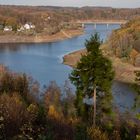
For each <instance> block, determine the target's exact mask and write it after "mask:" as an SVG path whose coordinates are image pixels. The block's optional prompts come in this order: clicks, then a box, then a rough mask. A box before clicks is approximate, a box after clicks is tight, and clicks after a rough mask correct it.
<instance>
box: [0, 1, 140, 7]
mask: <svg viewBox="0 0 140 140" xmlns="http://www.w3.org/2000/svg"><path fill="white" fill-rule="evenodd" d="M0 4H2V5H32V6H37V5H40V6H72V7H73V6H74V7H82V6H107V7H108V6H109V7H115V8H139V7H140V0H0Z"/></svg>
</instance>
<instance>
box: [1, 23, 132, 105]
mask: <svg viewBox="0 0 140 140" xmlns="http://www.w3.org/2000/svg"><path fill="white" fill-rule="evenodd" d="M119 27H120V25H119V24H110V25H109V26H108V28H107V25H106V24H97V26H96V29H95V28H94V25H93V24H89V25H88V24H87V25H85V34H83V35H80V36H77V37H74V38H71V39H66V40H63V41H57V42H52V43H36V44H34V43H31V44H29V43H28V44H0V64H4V65H5V66H7V67H8V68H9V69H10V70H13V71H15V72H18V73H20V72H21V73H26V74H28V75H30V76H32V77H33V78H34V79H36V80H37V81H38V82H39V83H40V85H41V86H42V85H48V84H49V82H50V81H56V82H57V84H58V85H59V86H62V85H63V84H64V82H65V80H68V75H69V74H70V72H71V70H72V68H71V67H69V66H66V65H63V64H62V62H63V56H64V55H65V54H68V53H70V52H73V51H76V50H79V49H82V48H84V42H85V40H86V39H89V37H90V36H91V34H94V33H95V32H98V33H99V34H100V37H101V39H103V40H105V39H106V38H107V37H108V36H109V34H110V33H111V31H112V30H114V29H117V28H119ZM112 90H113V95H114V101H115V102H117V104H118V105H121V104H122V105H121V106H123V107H130V103H133V99H134V96H133V93H134V91H132V90H131V89H130V88H129V86H127V85H126V84H123V83H120V82H114V85H113V87H112Z"/></svg>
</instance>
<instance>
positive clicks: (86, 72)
mask: <svg viewBox="0 0 140 140" xmlns="http://www.w3.org/2000/svg"><path fill="white" fill-rule="evenodd" d="M101 44H102V41H100V38H99V35H98V34H95V35H94V36H91V38H90V39H89V40H87V41H86V43H85V46H86V49H87V54H86V55H84V56H82V57H81V59H80V62H79V63H78V64H77V67H76V68H74V69H73V71H72V73H71V75H70V80H71V81H72V83H73V84H74V85H75V86H76V97H77V98H76V107H77V113H78V115H79V116H82V117H83V118H85V117H88V118H89V111H90V110H91V109H92V110H93V111H94V113H93V114H94V115H93V124H94V125H95V124H96V123H95V120H96V114H97V115H98V117H99V116H100V117H101V115H103V113H109V112H110V111H111V108H112V106H111V100H112V94H111V85H112V81H113V78H114V71H113V70H112V64H111V62H110V60H108V59H107V58H106V57H104V56H103V55H102V52H101V50H100V48H99V47H100V45H101ZM86 96H88V97H89V98H90V99H91V98H93V104H94V108H92V105H87V104H85V103H84V102H83V99H84V98H85V97H86ZM96 97H97V112H96Z"/></svg>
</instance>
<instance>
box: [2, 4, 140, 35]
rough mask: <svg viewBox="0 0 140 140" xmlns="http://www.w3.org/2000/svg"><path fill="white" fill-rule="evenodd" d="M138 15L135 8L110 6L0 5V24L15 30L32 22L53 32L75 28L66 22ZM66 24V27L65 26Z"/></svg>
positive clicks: (42, 29) (38, 27)
mask: <svg viewBox="0 0 140 140" xmlns="http://www.w3.org/2000/svg"><path fill="white" fill-rule="evenodd" d="M138 15H140V8H137V9H115V8H110V7H82V8H72V7H48V6H40V7H32V6H2V5H1V6H0V25H8V26H9V25H10V26H13V27H14V29H15V30H16V29H17V28H18V26H21V25H24V24H25V23H32V24H34V25H35V26H36V31H37V32H42V31H46V32H47V33H50V34H53V33H56V32H58V31H59V30H60V29H61V28H77V25H73V24H71V25H67V24H66V23H67V22H70V21H77V20H90V19H94V20H95V19H102V20H103V19H115V20H116V19H117V20H121V19H123V20H128V19H131V18H133V17H136V16H138ZM67 26H68V27H67Z"/></svg>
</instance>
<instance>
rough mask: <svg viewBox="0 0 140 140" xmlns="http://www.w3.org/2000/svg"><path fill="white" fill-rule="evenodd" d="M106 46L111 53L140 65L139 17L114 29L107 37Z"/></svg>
mask: <svg viewBox="0 0 140 140" xmlns="http://www.w3.org/2000/svg"><path fill="white" fill-rule="evenodd" d="M108 47H109V48H110V51H111V53H112V54H113V55H115V56H117V57H119V58H121V59H122V60H125V61H128V62H130V63H132V64H133V65H135V66H140V18H136V19H133V20H131V21H129V22H128V23H127V24H125V25H123V26H122V27H121V28H120V29H118V30H115V31H114V32H113V33H112V35H111V36H110V38H109V41H108Z"/></svg>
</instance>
